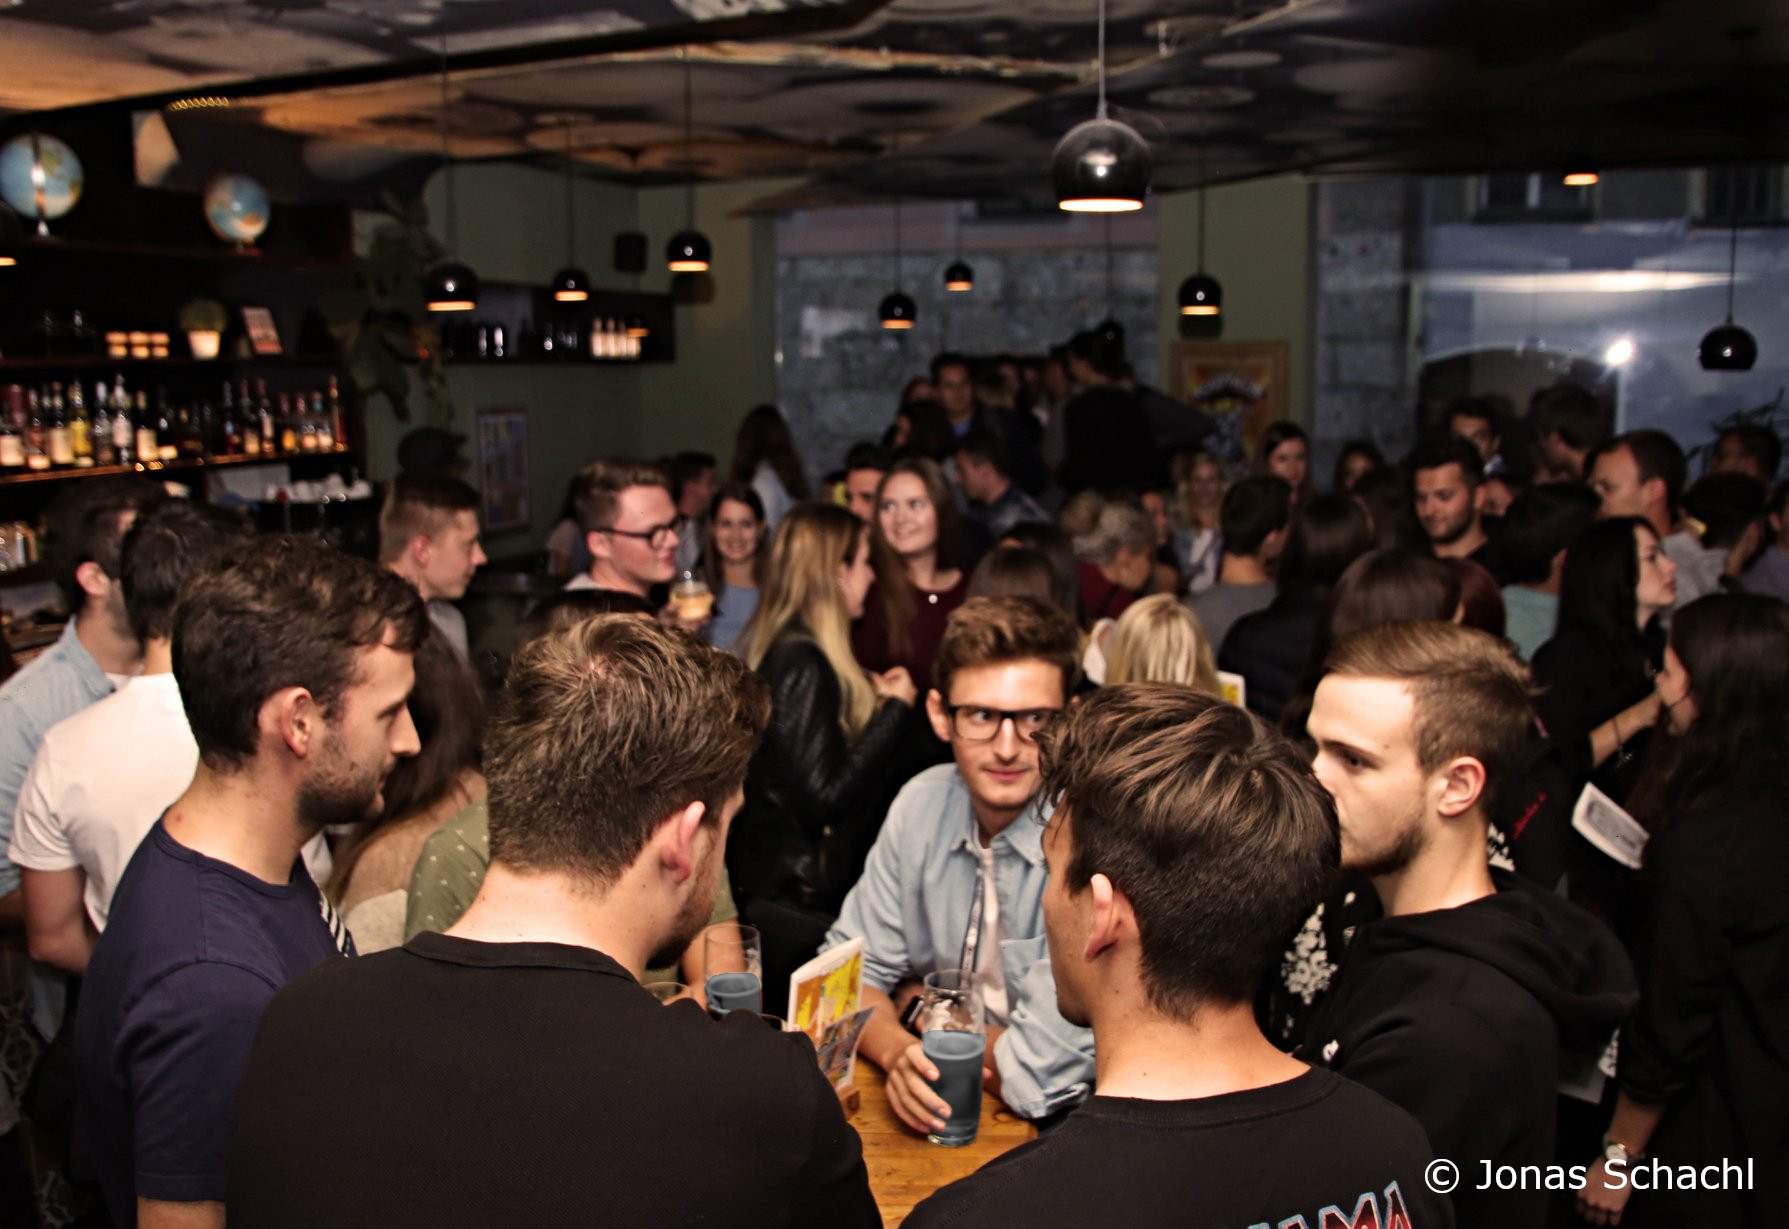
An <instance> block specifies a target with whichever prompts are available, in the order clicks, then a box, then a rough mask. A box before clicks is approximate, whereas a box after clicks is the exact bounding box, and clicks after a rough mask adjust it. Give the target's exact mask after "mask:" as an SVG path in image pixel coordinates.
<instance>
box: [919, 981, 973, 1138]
mask: <svg viewBox="0 0 1789 1229" xmlns="http://www.w3.org/2000/svg"><path fill="white" fill-rule="evenodd" d="M919 1027H920V1038H921V1042H922V1044H923V1046H924V1049H925V1055H926V1061H927V1062H929V1063H931V1064H932V1066H934V1067H936V1068H937V1069H938V1078H937V1079H936V1080H932V1081H930V1082H931V1085H932V1089H933V1091H935V1092H936V1093H937V1094H938V1095H939V1097H941V1098H942V1099H943V1100H944V1102H945V1104H947V1105H949V1106H950V1116H949V1118H948V1119H947V1120H946V1122H945V1126H944V1129H943V1130H941V1131H933V1132H932V1133H931V1134H929V1135H927V1136H926V1139H927V1140H929V1141H930V1142H932V1143H934V1144H942V1145H944V1146H945V1147H947V1148H960V1147H962V1146H963V1145H965V1144H972V1143H974V1142H975V1133H976V1129H977V1128H978V1127H980V1125H981V1069H982V1055H983V1051H984V1049H985V1048H986V1045H987V1023H986V1012H985V1011H984V1008H983V1005H982V997H981V987H980V986H978V985H977V984H976V981H975V974H974V973H973V972H969V971H966V970H963V969H940V970H938V971H937V972H935V973H928V974H926V978H925V986H924V989H923V990H922V991H921V993H920V1008H919Z"/></svg>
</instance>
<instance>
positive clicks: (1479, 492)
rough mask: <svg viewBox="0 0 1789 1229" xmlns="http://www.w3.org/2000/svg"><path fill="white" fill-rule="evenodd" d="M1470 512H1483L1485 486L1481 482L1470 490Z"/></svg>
mask: <svg viewBox="0 0 1789 1229" xmlns="http://www.w3.org/2000/svg"><path fill="white" fill-rule="evenodd" d="M1472 510H1473V511H1474V512H1483V511H1484V510H1485V484H1484V483H1482V482H1481V483H1479V484H1478V485H1477V486H1475V487H1473V488H1472Z"/></svg>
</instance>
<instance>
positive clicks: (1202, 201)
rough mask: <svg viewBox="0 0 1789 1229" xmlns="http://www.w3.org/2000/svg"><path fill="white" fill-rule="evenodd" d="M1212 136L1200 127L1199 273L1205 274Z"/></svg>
mask: <svg viewBox="0 0 1789 1229" xmlns="http://www.w3.org/2000/svg"><path fill="white" fill-rule="evenodd" d="M1208 140H1210V134H1209V133H1207V132H1205V131H1204V126H1203V125H1201V126H1200V132H1199V272H1200V273H1204V272H1205V144H1206V142H1207V141H1208Z"/></svg>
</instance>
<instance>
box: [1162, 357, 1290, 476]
mask: <svg viewBox="0 0 1789 1229" xmlns="http://www.w3.org/2000/svg"><path fill="white" fill-rule="evenodd" d="M1287 352H1288V347H1287V344H1286V343H1285V342H1283V341H1182V342H1177V343H1175V346H1174V370H1173V371H1172V372H1171V373H1170V374H1171V376H1172V379H1171V382H1170V388H1169V391H1170V392H1171V393H1172V394H1173V395H1174V396H1175V397H1177V398H1179V399H1180V400H1182V401H1184V402H1186V403H1187V404H1188V405H1191V406H1193V407H1194V408H1196V409H1199V410H1203V411H1204V412H1205V413H1206V414H1208V415H1210V416H1211V420H1212V422H1214V423H1216V424H1217V434H1216V435H1214V436H1212V437H1211V439H1210V441H1209V442H1208V443H1207V444H1206V447H1207V448H1210V449H1211V450H1212V451H1213V452H1215V453H1217V454H1218V456H1219V457H1220V458H1221V459H1222V460H1223V461H1225V462H1226V463H1227V464H1229V465H1231V466H1232V467H1241V466H1244V465H1246V464H1247V463H1248V462H1249V461H1250V460H1251V459H1253V457H1254V455H1255V448H1256V447H1257V446H1258V445H1259V444H1260V442H1261V433H1262V432H1263V431H1265V430H1266V429H1267V427H1268V425H1269V424H1270V423H1273V422H1276V421H1278V420H1279V419H1282V418H1284V417H1285V416H1286V364H1287Z"/></svg>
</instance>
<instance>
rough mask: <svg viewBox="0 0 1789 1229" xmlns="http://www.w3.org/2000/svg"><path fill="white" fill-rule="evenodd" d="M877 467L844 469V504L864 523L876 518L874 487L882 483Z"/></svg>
mask: <svg viewBox="0 0 1789 1229" xmlns="http://www.w3.org/2000/svg"><path fill="white" fill-rule="evenodd" d="M882 473H883V471H881V470H879V469H850V470H846V471H845V506H846V507H847V508H849V509H850V510H851V515H852V516H855V517H856V518H857V519H858V520H860V521H862V522H863V523H864V524H866V525H867V524H869V523H870V522H871V521H873V520H875V519H876V488H877V487H879V486H881V485H882Z"/></svg>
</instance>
